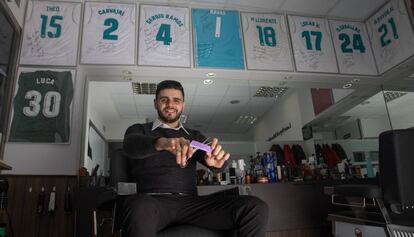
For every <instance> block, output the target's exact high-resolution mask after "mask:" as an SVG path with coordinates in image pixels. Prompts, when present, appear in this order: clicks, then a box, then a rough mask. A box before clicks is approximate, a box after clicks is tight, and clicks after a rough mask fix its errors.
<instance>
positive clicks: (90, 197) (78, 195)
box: [74, 187, 117, 237]
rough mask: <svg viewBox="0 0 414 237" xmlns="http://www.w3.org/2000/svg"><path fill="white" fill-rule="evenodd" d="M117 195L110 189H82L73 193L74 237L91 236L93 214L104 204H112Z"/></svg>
mask: <svg viewBox="0 0 414 237" xmlns="http://www.w3.org/2000/svg"><path fill="white" fill-rule="evenodd" d="M116 199H117V194H116V191H115V189H114V188H112V187H82V188H79V189H78V190H76V191H75V198H74V200H75V209H76V226H77V228H76V236H77V237H90V236H92V235H93V212H94V211H95V210H96V209H98V208H99V207H101V206H103V205H104V204H105V203H110V202H114V201H115V200H116Z"/></svg>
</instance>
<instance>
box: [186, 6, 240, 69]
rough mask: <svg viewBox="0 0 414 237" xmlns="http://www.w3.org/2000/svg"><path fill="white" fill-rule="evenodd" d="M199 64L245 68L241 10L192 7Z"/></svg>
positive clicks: (201, 65) (196, 60)
mask: <svg viewBox="0 0 414 237" xmlns="http://www.w3.org/2000/svg"><path fill="white" fill-rule="evenodd" d="M192 19H193V34H194V54H195V66H196V67H214V68H233V69H244V60H243V49H242V43H241V34H240V21H239V12H238V11H225V10H214V9H192Z"/></svg>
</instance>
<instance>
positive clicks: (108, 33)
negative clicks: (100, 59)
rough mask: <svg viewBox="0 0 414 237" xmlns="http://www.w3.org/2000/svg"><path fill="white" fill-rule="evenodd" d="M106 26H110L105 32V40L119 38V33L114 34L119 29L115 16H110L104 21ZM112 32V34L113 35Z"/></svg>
mask: <svg viewBox="0 0 414 237" xmlns="http://www.w3.org/2000/svg"><path fill="white" fill-rule="evenodd" d="M104 25H105V26H109V28H107V29H106V30H105V31H104V32H103V36H102V37H103V39H105V40H118V35H116V34H112V33H113V32H114V31H116V30H117V29H118V21H117V20H116V19H114V18H108V19H105V21H104ZM111 34H112V35H111Z"/></svg>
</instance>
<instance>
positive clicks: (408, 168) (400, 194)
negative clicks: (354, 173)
mask: <svg viewBox="0 0 414 237" xmlns="http://www.w3.org/2000/svg"><path fill="white" fill-rule="evenodd" d="M379 164H380V167H379V168H380V184H381V188H382V192H383V198H384V201H385V202H387V203H391V204H399V205H402V206H403V207H407V206H410V207H411V206H414V189H413V188H412V187H413V184H412V182H413V181H414V170H413V169H414V129H400V130H390V131H386V132H383V133H381V134H380V136H379Z"/></svg>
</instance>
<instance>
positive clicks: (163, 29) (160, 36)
mask: <svg viewBox="0 0 414 237" xmlns="http://www.w3.org/2000/svg"><path fill="white" fill-rule="evenodd" d="M155 40H157V41H162V42H163V43H164V45H170V43H171V42H172V38H171V25H170V24H161V26H160V29H159V30H158V33H157V36H156V38H155Z"/></svg>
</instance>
